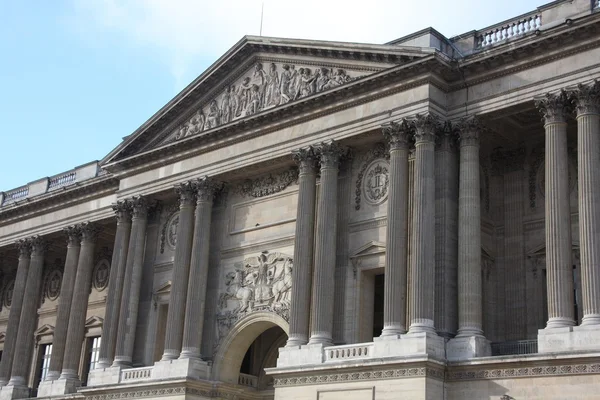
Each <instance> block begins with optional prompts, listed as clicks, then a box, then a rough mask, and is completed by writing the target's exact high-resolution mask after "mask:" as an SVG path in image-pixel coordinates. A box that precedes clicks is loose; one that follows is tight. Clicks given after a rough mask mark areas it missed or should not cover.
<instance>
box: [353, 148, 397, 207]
mask: <svg viewBox="0 0 600 400" xmlns="http://www.w3.org/2000/svg"><path fill="white" fill-rule="evenodd" d="M387 156H388V152H387V150H386V147H385V145H384V144H383V143H377V144H376V145H375V146H374V147H373V148H372V149H371V150H369V151H368V152H367V153H366V154H365V155H364V156H363V157H361V164H360V167H359V169H358V177H357V179H356V191H355V197H354V203H355V205H354V208H355V209H356V210H360V207H361V202H362V198H363V197H365V198H366V197H367V195H366V193H365V187H366V186H367V184H368V183H367V182H366V181H368V180H369V178H368V175H367V174H369V173H370V172H373V171H371V167H373V166H374V165H376V164H377V163H385V164H386V169H387V170H388V171H389V164H388V161H387ZM373 174H374V175H379V174H378V173H375V172H373ZM379 179H380V178H379ZM375 184H377V185H379V184H380V182H375V181H372V182H371V185H375ZM372 192H375V187H373V190H372ZM385 196H386V198H387V187H386V195H385ZM375 197H377V195H376V196H372V197H371V198H375ZM382 201H385V198H384V199H383V200H382ZM367 203H370V204H379V203H377V202H375V203H373V202H372V200H370V199H369V200H367Z"/></svg>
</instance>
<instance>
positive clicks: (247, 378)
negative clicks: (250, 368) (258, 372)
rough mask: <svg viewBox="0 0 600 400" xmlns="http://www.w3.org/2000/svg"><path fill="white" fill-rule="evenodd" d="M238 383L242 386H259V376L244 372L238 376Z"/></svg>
mask: <svg viewBox="0 0 600 400" xmlns="http://www.w3.org/2000/svg"><path fill="white" fill-rule="evenodd" d="M238 384H240V385H242V386H250V387H253V388H257V387H258V376H254V375H248V374H242V373H240V376H239V377H238Z"/></svg>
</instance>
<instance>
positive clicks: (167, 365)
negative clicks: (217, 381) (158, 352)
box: [152, 358, 211, 380]
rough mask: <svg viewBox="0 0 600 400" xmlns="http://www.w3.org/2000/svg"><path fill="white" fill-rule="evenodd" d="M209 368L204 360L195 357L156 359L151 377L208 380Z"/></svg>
mask: <svg viewBox="0 0 600 400" xmlns="http://www.w3.org/2000/svg"><path fill="white" fill-rule="evenodd" d="M210 371H211V368H210V366H209V365H208V363H207V362H206V361H202V360H198V359H195V358H185V359H178V360H167V361H162V360H161V361H157V362H156V363H154V368H153V369H152V379H159V380H160V379H175V378H180V379H205V380H210Z"/></svg>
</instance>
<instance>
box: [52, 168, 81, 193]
mask: <svg viewBox="0 0 600 400" xmlns="http://www.w3.org/2000/svg"><path fill="white" fill-rule="evenodd" d="M76 178H77V174H76V172H75V171H71V172H67V173H65V174H60V175H56V176H53V177H52V178H50V180H49V182H48V190H52V189H56V188H59V187H62V186H66V185H68V184H70V183H73V182H75V180H76Z"/></svg>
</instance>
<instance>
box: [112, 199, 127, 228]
mask: <svg viewBox="0 0 600 400" xmlns="http://www.w3.org/2000/svg"><path fill="white" fill-rule="evenodd" d="M112 209H113V211H114V212H115V215H116V217H117V224H122V223H126V222H130V221H131V202H130V201H129V200H118V201H117V202H116V203H113V204H112Z"/></svg>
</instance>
